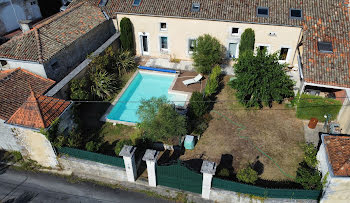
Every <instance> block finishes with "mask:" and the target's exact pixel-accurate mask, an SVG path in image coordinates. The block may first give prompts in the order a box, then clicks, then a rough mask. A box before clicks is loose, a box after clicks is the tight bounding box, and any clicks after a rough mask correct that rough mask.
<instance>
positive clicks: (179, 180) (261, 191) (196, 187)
mask: <svg viewBox="0 0 350 203" xmlns="http://www.w3.org/2000/svg"><path fill="white" fill-rule="evenodd" d="M135 151H136V147H133V146H128V145H124V147H123V149H122V150H121V151H120V153H119V155H120V156H122V157H123V159H124V162H123V159H122V158H119V157H112V156H106V155H102V154H97V153H92V152H87V151H82V150H78V149H72V148H67V147H63V148H59V149H58V152H59V153H61V154H68V155H70V156H73V157H76V158H80V159H86V160H90V161H96V162H100V163H104V164H109V165H113V166H119V167H123V168H125V171H126V176H127V180H128V181H129V182H135V180H136V178H137V173H136V171H137V166H136V164H135ZM158 155H159V152H158V151H156V150H150V149H147V150H146V152H145V154H144V156H143V158H142V160H143V161H145V162H146V164H147V174H148V183H149V186H151V187H157V185H162V186H166V187H170V188H175V189H180V190H184V191H188V192H192V193H199V194H201V195H202V197H203V198H205V199H211V200H216V199H215V197H212V198H210V191H211V190H212V188H215V189H219V190H220V189H221V190H225V191H232V192H236V193H243V194H247V195H253V196H259V197H262V198H281V199H289V200H290V199H311V200H318V199H319V198H320V196H321V194H322V191H319V190H300V189H269V188H263V187H257V186H253V185H247V184H242V183H238V182H233V181H228V180H223V179H219V178H215V177H213V176H214V175H215V172H216V164H215V163H214V162H210V161H206V160H204V161H203V163H202V166H201V170H200V172H201V174H200V173H197V172H195V171H192V170H190V169H188V168H187V167H186V166H184V165H182V164H181V163H180V162H178V163H173V164H171V165H166V166H158V165H157V160H158ZM219 190H218V191H219ZM232 195H233V194H232Z"/></svg>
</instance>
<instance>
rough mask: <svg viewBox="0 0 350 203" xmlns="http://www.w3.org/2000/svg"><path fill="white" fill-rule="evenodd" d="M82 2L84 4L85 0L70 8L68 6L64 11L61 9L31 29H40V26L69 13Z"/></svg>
mask: <svg viewBox="0 0 350 203" xmlns="http://www.w3.org/2000/svg"><path fill="white" fill-rule="evenodd" d="M83 4H85V2H80V3H78V4H77V5H74V6H72V7H71V8H69V9H67V10H65V11H61V12H59V13H56V14H55V15H54V16H52V17H50V18H49V19H47V20H46V21H44V22H42V23H40V24H38V25H35V26H34V27H33V29H32V30H35V29H40V28H41V27H43V26H45V25H48V24H50V23H52V22H53V21H55V20H57V19H58V18H61V17H63V16H65V15H67V14H69V13H70V12H72V11H74V10H75V9H76V8H78V7H80V6H82V5H83Z"/></svg>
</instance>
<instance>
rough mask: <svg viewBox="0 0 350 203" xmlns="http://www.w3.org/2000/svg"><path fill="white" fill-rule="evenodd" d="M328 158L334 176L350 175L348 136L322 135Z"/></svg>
mask: <svg viewBox="0 0 350 203" xmlns="http://www.w3.org/2000/svg"><path fill="white" fill-rule="evenodd" d="M324 142H325V143H324V144H325V147H326V150H327V154H328V160H329V162H330V164H331V166H332V169H333V173H334V175H335V176H350V136H333V135H329V136H324Z"/></svg>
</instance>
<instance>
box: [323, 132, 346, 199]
mask: <svg viewBox="0 0 350 203" xmlns="http://www.w3.org/2000/svg"><path fill="white" fill-rule="evenodd" d="M321 140H322V143H321V146H320V149H319V151H318V153H317V160H318V161H319V170H320V171H321V172H322V176H323V177H324V176H327V184H326V186H325V188H324V191H325V192H324V194H323V197H322V199H321V201H320V202H323V203H326V202H332V203H333V202H344V203H345V202H349V199H350V135H328V134H323V135H321Z"/></svg>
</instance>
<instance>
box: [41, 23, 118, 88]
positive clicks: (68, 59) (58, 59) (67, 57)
mask: <svg viewBox="0 0 350 203" xmlns="http://www.w3.org/2000/svg"><path fill="white" fill-rule="evenodd" d="M114 33H115V29H114V25H113V23H112V21H111V20H108V21H105V22H104V23H101V24H100V25H98V26H97V27H95V28H94V29H92V30H90V31H89V32H88V33H86V34H85V35H84V36H83V37H81V38H80V39H77V40H76V41H75V42H73V43H72V44H71V45H70V46H68V47H67V48H65V49H64V50H61V51H60V52H59V53H57V54H56V55H55V56H53V57H52V59H51V60H50V61H48V62H47V63H45V64H44V67H45V72H46V75H47V77H48V78H50V79H53V80H55V81H60V80H62V79H63V78H64V77H65V76H66V75H67V74H68V73H70V72H71V71H72V70H73V69H74V68H75V67H76V66H78V65H79V64H80V63H81V62H82V61H84V60H85V59H86V57H87V56H88V55H89V54H91V53H92V52H94V51H95V50H96V49H97V48H98V47H100V46H101V45H102V44H103V43H105V42H106V41H107V40H108V39H109V38H110V37H111V36H112V35H113V34H114Z"/></svg>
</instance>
